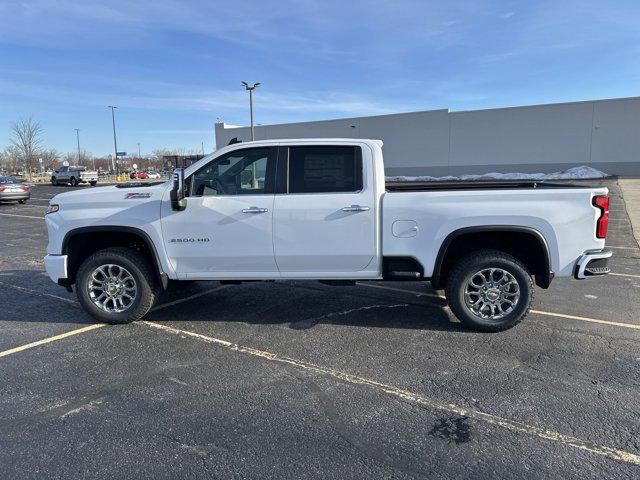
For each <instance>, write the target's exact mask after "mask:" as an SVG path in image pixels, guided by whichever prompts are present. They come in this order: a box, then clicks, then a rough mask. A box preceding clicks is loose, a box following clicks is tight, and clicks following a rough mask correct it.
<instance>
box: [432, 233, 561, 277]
mask: <svg viewBox="0 0 640 480" xmlns="http://www.w3.org/2000/svg"><path fill="white" fill-rule="evenodd" d="M515 238H520V239H525V238H526V239H528V240H527V241H528V242H530V244H529V245H531V246H535V249H534V250H533V251H530V252H529V251H525V250H519V249H518V248H517V247H516V246H515V245H509V240H513V239H515ZM491 240H492V241H494V242H496V245H494V246H492V245H491V243H489V242H490V241H491ZM483 248H496V249H504V250H505V251H506V252H507V253H510V254H512V255H514V256H515V257H516V258H519V259H520V260H522V261H523V262H524V263H525V265H527V267H528V268H529V269H530V270H531V272H532V273H533V274H534V275H535V280H536V285H538V286H539V287H541V288H548V287H549V285H550V284H551V280H553V277H554V272H553V270H552V264H551V253H550V250H549V245H548V243H547V240H546V239H545V237H544V235H543V234H542V233H541V232H540V231H539V230H537V229H535V228H533V227H525V226H520V225H481V226H474V227H464V228H460V229H458V230H454V231H453V232H451V233H449V234H448V235H447V236H446V237H445V239H444V241H443V242H442V244H441V245H440V249H439V250H438V255H437V256H436V260H435V263H434V268H433V274H432V276H431V284H432V285H433V287H434V288H436V289H438V288H442V287H443V285H444V283H445V282H446V279H447V274H448V269H449V268H450V266H451V263H452V259H451V258H450V257H448V255H451V254H455V253H458V252H462V253H463V254H466V253H471V252H473V251H476V250H480V249H483Z"/></svg>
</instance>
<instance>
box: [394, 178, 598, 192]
mask: <svg viewBox="0 0 640 480" xmlns="http://www.w3.org/2000/svg"><path fill="white" fill-rule="evenodd" d="M385 187H386V190H387V192H424V191H434V190H505V189H518V190H529V189H558V188H589V189H591V188H594V187H592V186H589V185H576V184H571V183H551V182H548V181H545V182H540V181H535V180H511V181H504V180H495V181H492V180H482V181H478V180H454V181H442V182H439V181H428V182H387V183H386V185H385Z"/></svg>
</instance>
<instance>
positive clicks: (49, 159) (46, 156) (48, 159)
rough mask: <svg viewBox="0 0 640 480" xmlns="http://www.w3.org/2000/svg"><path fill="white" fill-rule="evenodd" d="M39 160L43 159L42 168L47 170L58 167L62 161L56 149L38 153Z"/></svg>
mask: <svg viewBox="0 0 640 480" xmlns="http://www.w3.org/2000/svg"><path fill="white" fill-rule="evenodd" d="M38 158H41V159H42V166H43V167H44V168H45V170H46V169H49V168H53V167H55V166H57V164H58V162H59V161H60V152H58V151H57V150H56V149H55V148H49V149H47V150H42V151H40V152H38Z"/></svg>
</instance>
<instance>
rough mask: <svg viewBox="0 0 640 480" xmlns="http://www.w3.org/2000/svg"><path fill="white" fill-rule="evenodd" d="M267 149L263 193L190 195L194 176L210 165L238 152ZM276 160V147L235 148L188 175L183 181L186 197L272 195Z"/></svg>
mask: <svg viewBox="0 0 640 480" xmlns="http://www.w3.org/2000/svg"><path fill="white" fill-rule="evenodd" d="M262 149H267V150H268V153H267V170H266V173H265V179H264V191H263V192H261V193H248V194H231V193H221V194H219V195H191V192H192V191H193V182H194V180H195V178H196V175H197V174H198V173H200V172H201V171H202V170H204V169H205V168H207V167H209V166H211V165H212V164H215V163H218V162H221V161H222V160H224V159H226V158H227V157H230V156H233V155H238V154H239V153H240V152H246V151H250V150H262ZM277 158H278V147H275V146H274V147H247V148H237V149H235V150H232V151H230V152H227V153H225V154H224V155H220V156H219V157H215V158H213V159H211V160H210V161H209V162H207V163H205V164H204V165H203V166H202V167H200V168H199V169H198V170H196V171H195V172H193V173H192V174H191V175H189V178H188V179H187V180H186V181H185V185H186V186H187V189H188V191H187V192H186V196H187V197H190V198H206V197H251V196H256V195H273V194H274V193H275V190H276V189H275V183H276V160H277Z"/></svg>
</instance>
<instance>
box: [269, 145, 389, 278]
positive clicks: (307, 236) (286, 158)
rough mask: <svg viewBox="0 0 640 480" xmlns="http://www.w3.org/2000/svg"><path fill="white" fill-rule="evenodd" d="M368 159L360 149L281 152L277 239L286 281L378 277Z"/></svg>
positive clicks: (291, 149)
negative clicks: (363, 272)
mask: <svg viewBox="0 0 640 480" xmlns="http://www.w3.org/2000/svg"><path fill="white" fill-rule="evenodd" d="M364 157H365V158H364V160H363V148H362V147H361V146H357V145H340V144H336V145H327V144H323V145H313V144H311V145H292V146H285V147H280V149H279V154H278V166H277V172H278V173H277V177H278V185H277V186H276V188H277V194H276V196H275V201H274V217H273V235H274V249H275V259H276V264H277V266H278V269H279V271H280V273H281V275H282V276H283V277H305V278H314V277H315V278H331V277H335V278H341V277H342V278H344V277H353V278H359V277H366V276H367V274H366V272H369V271H370V270H371V271H373V273H375V272H376V271H377V262H375V261H373V260H375V259H376V258H377V256H376V254H377V234H376V231H377V229H376V215H377V205H376V201H375V193H374V189H373V188H372V183H373V174H372V158H371V152H370V151H368V150H367V151H366V152H365V156H364ZM362 271H365V274H364V275H358V274H357V272H362ZM368 276H371V275H368Z"/></svg>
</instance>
